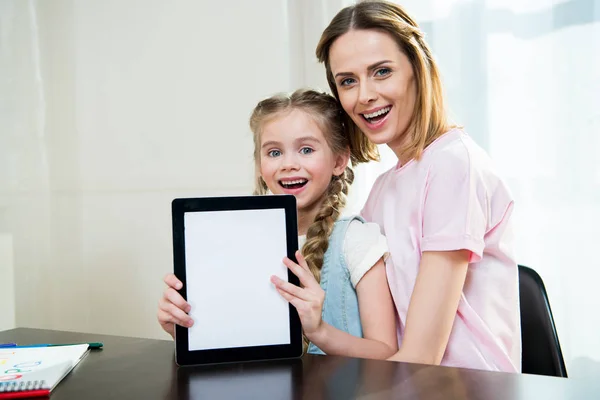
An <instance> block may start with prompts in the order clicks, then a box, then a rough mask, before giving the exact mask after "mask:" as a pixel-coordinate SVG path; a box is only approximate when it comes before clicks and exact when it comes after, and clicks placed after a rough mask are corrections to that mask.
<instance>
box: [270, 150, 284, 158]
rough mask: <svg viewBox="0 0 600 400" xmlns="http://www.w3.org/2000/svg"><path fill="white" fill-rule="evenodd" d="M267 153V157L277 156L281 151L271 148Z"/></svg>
mask: <svg viewBox="0 0 600 400" xmlns="http://www.w3.org/2000/svg"><path fill="white" fill-rule="evenodd" d="M267 154H268V155H269V157H279V156H280V155H281V151H279V150H271V151H269V152H268V153H267Z"/></svg>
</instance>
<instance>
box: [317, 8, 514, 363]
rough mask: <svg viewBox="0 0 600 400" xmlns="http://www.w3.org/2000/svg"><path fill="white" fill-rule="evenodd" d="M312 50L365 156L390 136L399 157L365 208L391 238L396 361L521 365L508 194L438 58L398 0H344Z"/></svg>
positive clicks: (357, 150)
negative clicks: (446, 86)
mask: <svg viewBox="0 0 600 400" xmlns="http://www.w3.org/2000/svg"><path fill="white" fill-rule="evenodd" d="M316 54H317V57H318V59H319V60H320V61H321V62H323V63H324V64H325V67H326V73H327V79H328V82H329V85H330V88H331V90H332V92H333V94H334V95H335V97H336V98H337V99H338V101H339V102H340V104H341V106H342V108H343V109H344V111H345V113H346V116H347V118H346V121H345V124H346V125H347V131H348V135H349V140H350V143H351V144H352V148H353V152H354V154H353V155H354V157H355V158H356V159H357V160H362V161H365V160H368V159H376V158H377V152H376V147H375V145H376V144H386V145H387V146H389V147H390V149H391V150H393V152H394V153H395V155H396V156H397V157H398V163H397V165H396V166H395V167H393V168H392V169H391V170H389V171H388V172H386V173H385V174H383V175H382V176H380V177H379V178H378V179H377V181H376V183H375V185H374V187H373V189H372V191H371V193H370V195H369V198H368V200H367V202H366V204H365V207H364V209H363V211H362V216H363V217H364V218H365V219H366V220H367V221H369V222H376V223H378V224H379V225H380V226H381V228H382V233H383V234H384V235H385V236H386V237H387V240H388V246H389V250H390V257H389V258H388V259H387V261H386V270H387V275H388V282H389V285H390V290H391V292H392V295H393V298H394V303H395V306H396V309H397V312H398V316H399V321H398V323H399V325H398V341H399V350H398V352H397V353H396V354H395V355H394V356H392V357H391V358H390V359H391V360H397V361H407V362H418V363H425V364H441V365H448V366H456V367H466V368H477V369H486V370H496V371H510V372H519V371H520V369H521V342H520V340H521V336H520V317H519V297H518V294H519V292H518V270H517V264H516V262H515V260H514V254H513V244H514V242H513V236H512V233H511V229H510V227H511V215H512V210H513V200H512V196H511V194H510V192H509V190H508V189H507V187H506V186H505V184H504V183H503V181H502V180H501V179H500V178H499V177H498V175H497V174H496V172H495V171H494V168H493V166H492V164H491V161H490V159H489V157H488V156H487V154H485V152H484V151H483V150H482V149H481V148H480V147H479V146H477V145H476V144H475V143H474V142H473V140H471V139H470V138H469V136H468V135H467V134H466V133H465V132H464V131H463V130H462V129H460V128H458V127H455V126H453V125H452V124H451V123H450V122H449V120H448V117H447V114H446V110H445V107H444V99H443V94H442V84H441V80H440V74H439V72H438V68H437V65H436V63H435V60H434V59H433V57H432V54H431V52H430V50H429V48H428V46H427V44H426V42H425V40H424V39H423V34H422V32H421V31H420V30H419V28H418V26H417V24H416V23H415V21H414V20H413V19H412V18H411V17H410V16H409V15H408V14H407V13H406V11H405V10H404V9H403V8H401V7H400V6H398V5H396V4H393V3H390V2H385V1H365V2H360V3H358V4H356V5H354V6H351V7H347V8H344V9H343V10H341V11H340V12H339V13H338V14H337V15H336V16H335V17H334V18H333V20H332V21H331V23H330V24H329V26H328V27H327V28H326V29H325V31H324V32H323V34H322V36H321V39H320V41H319V44H318V46H317V50H316Z"/></svg>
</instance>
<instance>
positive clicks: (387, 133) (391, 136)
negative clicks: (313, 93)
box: [329, 30, 417, 154]
mask: <svg viewBox="0 0 600 400" xmlns="http://www.w3.org/2000/svg"><path fill="white" fill-rule="evenodd" d="M329 63H330V66H331V72H332V74H333V77H334V79H335V84H336V87H337V91H338V94H339V98H340V103H341V104H342V107H343V108H344V111H346V113H348V115H349V116H350V118H352V120H353V121H354V123H355V124H356V125H358V127H359V128H360V129H361V130H362V131H363V132H364V134H365V135H367V137H368V138H369V140H370V141H371V142H373V143H376V144H387V145H388V146H389V147H390V148H391V149H392V150H394V151H396V154H398V151H397V150H399V149H400V148H401V147H402V144H403V141H404V140H405V136H406V135H405V133H406V130H407V128H408V126H409V125H410V122H411V119H412V115H413V110H414V108H415V101H416V94H417V90H416V83H415V78H414V73H413V68H412V65H411V63H410V61H409V60H408V58H407V57H406V55H405V54H404V53H403V52H402V51H400V49H399V47H398V44H397V43H396V42H395V41H394V39H393V38H392V37H391V36H390V35H388V34H387V33H383V32H380V31H377V30H351V31H349V32H347V33H345V34H344V35H342V36H340V37H339V38H337V39H336V40H335V41H334V42H333V44H332V46H331V49H330V50H329Z"/></svg>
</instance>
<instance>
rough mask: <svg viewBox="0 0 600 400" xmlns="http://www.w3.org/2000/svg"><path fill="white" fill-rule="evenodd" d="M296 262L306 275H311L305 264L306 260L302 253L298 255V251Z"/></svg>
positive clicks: (297, 252)
mask: <svg viewBox="0 0 600 400" xmlns="http://www.w3.org/2000/svg"><path fill="white" fill-rule="evenodd" d="M296 260H298V264H300V266H301V267H302V268H304V269H305V270H306V271H307V272H308V273H310V274H311V275H312V272H310V268H308V263H307V262H306V258H304V256H303V255H302V253H300V250H297V251H296Z"/></svg>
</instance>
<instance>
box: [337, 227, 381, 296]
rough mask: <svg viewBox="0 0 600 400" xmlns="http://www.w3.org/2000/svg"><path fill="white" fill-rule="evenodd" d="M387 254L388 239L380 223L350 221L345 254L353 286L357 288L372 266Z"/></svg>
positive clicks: (345, 239)
mask: <svg viewBox="0 0 600 400" xmlns="http://www.w3.org/2000/svg"><path fill="white" fill-rule="evenodd" d="M387 254H388V246H387V240H386V238H385V236H383V235H382V234H381V230H380V229H379V225H377V224H375V223H371V222H367V223H362V222H361V221H358V220H354V221H352V222H350V225H349V226H348V230H347V231H346V237H345V238H344V255H345V259H346V265H347V266H348V270H349V272H350V280H351V282H352V286H354V287H355V288H356V285H358V282H360V280H361V279H362V277H363V276H364V275H365V274H366V273H367V272H368V271H369V270H370V269H371V267H373V266H374V265H375V264H376V263H377V261H379V259H380V258H381V257H387Z"/></svg>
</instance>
